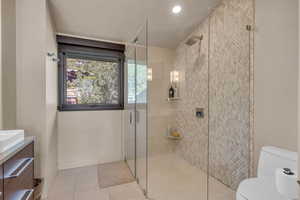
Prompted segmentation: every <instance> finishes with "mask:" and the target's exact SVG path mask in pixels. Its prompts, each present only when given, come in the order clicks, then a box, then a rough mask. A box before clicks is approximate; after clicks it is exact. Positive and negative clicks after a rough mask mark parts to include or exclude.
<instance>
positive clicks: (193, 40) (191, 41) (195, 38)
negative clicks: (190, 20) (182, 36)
mask: <svg viewBox="0 0 300 200" xmlns="http://www.w3.org/2000/svg"><path fill="white" fill-rule="evenodd" d="M201 40H203V35H201V36H196V35H193V36H191V37H190V38H189V39H187V41H186V42H185V44H186V45H188V46H193V45H194V44H196V43H197V42H198V41H201Z"/></svg>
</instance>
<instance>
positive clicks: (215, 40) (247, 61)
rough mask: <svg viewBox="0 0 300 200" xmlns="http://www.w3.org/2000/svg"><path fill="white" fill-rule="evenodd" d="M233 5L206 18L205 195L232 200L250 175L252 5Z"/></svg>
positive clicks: (240, 3)
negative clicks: (207, 160)
mask: <svg viewBox="0 0 300 200" xmlns="http://www.w3.org/2000/svg"><path fill="white" fill-rule="evenodd" d="M227 3H228V2H226V4H227ZM228 4H229V3H228ZM236 4H237V5H235V7H232V6H229V5H228V6H226V5H225V6H219V7H218V8H216V10H215V11H214V13H213V14H211V18H210V52H209V53H210V56H209V57H210V65H209V175H210V176H209V200H219V199H220V200H221V199H222V200H235V199H236V190H237V188H238V186H239V184H240V182H241V181H242V180H244V179H246V178H248V177H249V176H250V175H251V174H250V173H251V166H252V159H251V145H252V141H251V134H252V120H251V118H252V115H253V112H252V105H253V104H252V103H253V93H252V91H253V90H252V89H253V65H252V62H251V59H252V58H251V57H252V56H251V55H252V47H253V43H252V33H251V31H250V30H249V26H248V25H250V26H251V25H252V24H253V4H252V1H250V0H249V1H248V0H247V1H240V2H236ZM221 19H226V20H221Z"/></svg>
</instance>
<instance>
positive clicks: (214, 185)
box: [149, 154, 235, 200]
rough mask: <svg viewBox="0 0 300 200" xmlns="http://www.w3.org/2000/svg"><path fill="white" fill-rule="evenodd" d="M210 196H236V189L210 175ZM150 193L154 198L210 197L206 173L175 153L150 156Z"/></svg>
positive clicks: (229, 199) (217, 199) (222, 199)
mask: <svg viewBox="0 0 300 200" xmlns="http://www.w3.org/2000/svg"><path fill="white" fill-rule="evenodd" d="M208 196H209V200H235V192H234V191H233V190H231V189H230V188H228V187H227V186H225V185H224V184H222V183H221V182H219V181H218V180H216V179H215V178H213V177H209V195H208ZM149 197H150V199H154V200H207V174H206V173H205V172H202V171H201V170H199V169H198V168H196V167H193V166H192V165H190V164H189V163H188V162H186V161H185V160H183V159H181V158H180V157H179V156H177V155H175V154H165V155H160V156H153V157H150V159H149Z"/></svg>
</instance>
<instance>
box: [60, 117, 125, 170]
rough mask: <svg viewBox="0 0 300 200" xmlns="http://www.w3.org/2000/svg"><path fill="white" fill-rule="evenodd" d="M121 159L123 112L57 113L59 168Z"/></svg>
mask: <svg viewBox="0 0 300 200" xmlns="http://www.w3.org/2000/svg"><path fill="white" fill-rule="evenodd" d="M122 159H123V156H122V111H73V112H59V113H58V168H59V169H66V168H74V167H81V166H87V165H95V164H99V163H105V162H113V161H119V160H122Z"/></svg>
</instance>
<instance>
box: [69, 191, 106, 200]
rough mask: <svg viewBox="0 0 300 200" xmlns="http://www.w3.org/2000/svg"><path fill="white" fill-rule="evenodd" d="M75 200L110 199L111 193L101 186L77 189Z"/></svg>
mask: <svg viewBox="0 0 300 200" xmlns="http://www.w3.org/2000/svg"><path fill="white" fill-rule="evenodd" d="M74 200H110V199H109V193H108V192H107V191H104V190H100V189H99V188H90V189H86V190H84V191H82V190H81V191H75V194H74Z"/></svg>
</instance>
